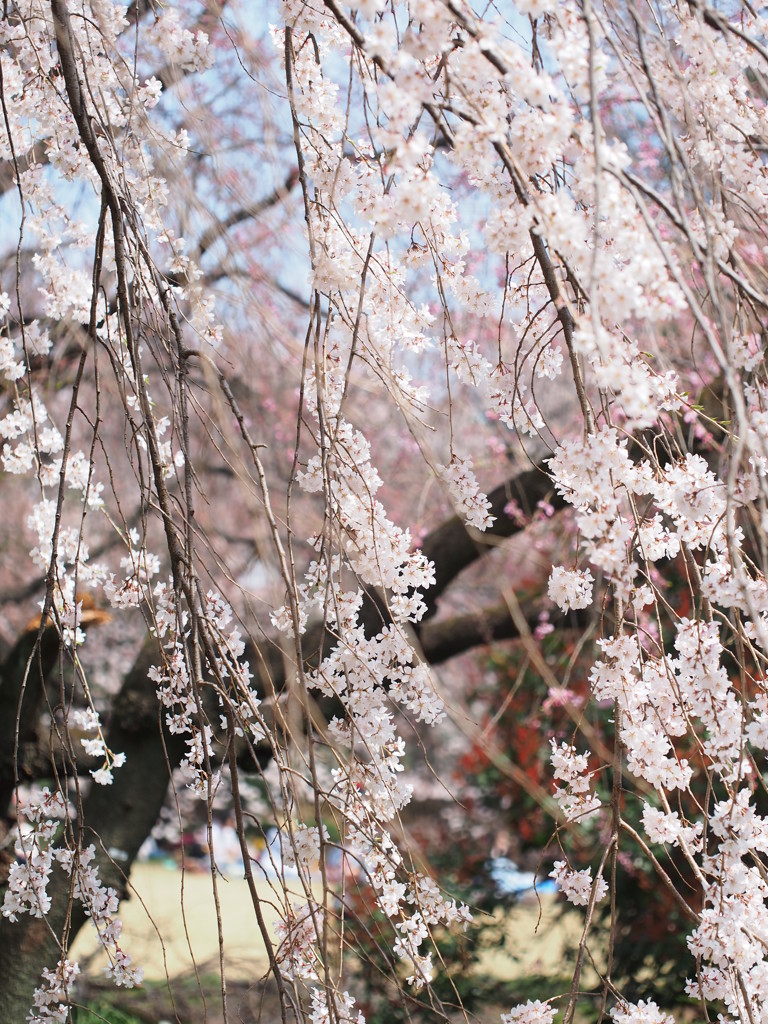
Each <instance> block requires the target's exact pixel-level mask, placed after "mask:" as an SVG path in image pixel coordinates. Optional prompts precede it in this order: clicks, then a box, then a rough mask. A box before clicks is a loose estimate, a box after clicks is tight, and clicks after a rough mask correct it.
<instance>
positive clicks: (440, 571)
mask: <svg viewBox="0 0 768 1024" xmlns="http://www.w3.org/2000/svg"><path fill="white" fill-rule="evenodd" d="M512 499H514V500H515V501H516V502H517V503H518V505H520V507H521V508H522V510H523V512H524V513H526V514H527V515H531V514H532V513H533V512H534V511H535V510H536V506H537V504H538V502H540V501H548V502H549V504H550V505H552V507H553V508H555V509H562V508H565V505H566V502H565V499H564V498H563V497H562V496H561V495H560V494H558V493H557V492H556V491H554V490H553V488H552V481H551V480H550V479H549V478H548V477H547V475H546V474H545V472H544V470H543V469H541V468H540V467H538V466H534V467H533V468H532V469H529V470H526V471H525V472H523V473H518V474H517V476H513V477H511V478H510V479H509V480H506V481H505V482H504V483H503V484H500V485H499V486H498V487H497V488H496V489H495V490H493V491H491V493H490V494H489V495H488V500H489V501H490V503H491V508H490V514H491V515H492V516H495V517H496V522H495V523H494V524H493V526H492V527H491V528H490V529H488V530H486V531H485V532H484V533H481V532H480V531H479V530H475V529H473V528H472V527H468V526H466V524H465V523H464V521H463V520H462V519H460V518H459V517H458V516H454V517H453V518H451V519H447V520H446V521H445V522H444V523H441V524H440V526H438V527H436V529H434V530H432V532H431V533H429V534H427V536H426V538H425V540H424V543H423V544H422V546H421V550H422V551H423V552H424V554H425V555H426V556H427V558H429V559H430V561H432V562H434V564H435V577H436V580H435V585H434V586H433V587H431V588H430V589H429V590H428V591H427V593H426V594H425V601H426V603H427V608H428V612H427V617H429V616H431V615H434V614H435V612H436V606H437V599H438V598H439V597H440V595H441V594H442V593H443V591H444V590H445V589H446V587H448V586H449V585H450V584H451V583H452V582H453V581H454V580H455V579H456V577H457V576H458V575H459V573H461V572H463V570H464V569H466V568H467V566H469V565H471V564H472V563H473V562H475V561H476V560H477V559H478V558H481V557H482V556H483V555H485V554H487V553H488V552H489V551H490V550H492V549H493V548H494V547H497V546H498V544H499V541H500V540H502V539H505V538H507V537H513V536H514V535H515V534H517V533H520V532H521V531H522V530H524V529H525V528H526V527H525V525H524V524H523V525H521V524H520V521H519V520H518V519H516V518H513V517H512V516H509V515H508V514H507V513H506V512H505V511H504V509H505V507H506V505H507V503H508V502H509V501H510V500H512Z"/></svg>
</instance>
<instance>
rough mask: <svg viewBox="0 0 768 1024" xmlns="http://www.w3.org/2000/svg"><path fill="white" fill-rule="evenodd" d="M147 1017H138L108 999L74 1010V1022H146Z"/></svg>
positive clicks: (104, 1023) (101, 1023)
mask: <svg viewBox="0 0 768 1024" xmlns="http://www.w3.org/2000/svg"><path fill="white" fill-rule="evenodd" d="M146 1022H147V1018H146V1017H137V1016H135V1014H133V1013H132V1012H131V1011H130V1010H126V1009H123V1008H122V1007H118V1006H114V1005H113V1004H112V1003H111V1002H110V1001H109V1000H108V999H103V998H100V999H97V1000H95V1001H94V1002H91V1003H89V1004H88V1005H87V1006H81V1007H78V1008H77V1009H75V1010H74V1011H73V1014H72V1024H146Z"/></svg>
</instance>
